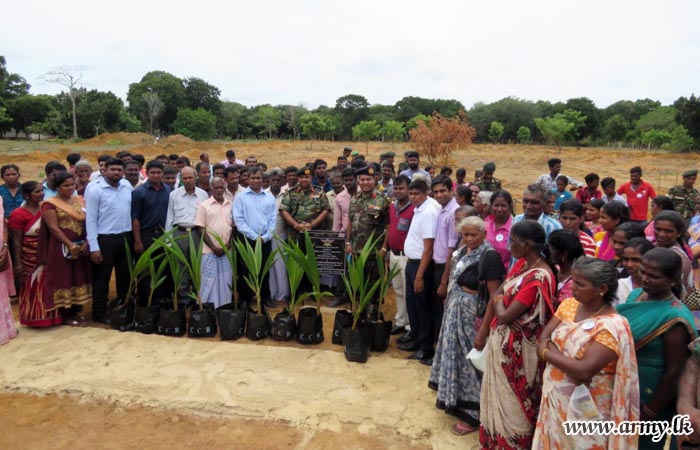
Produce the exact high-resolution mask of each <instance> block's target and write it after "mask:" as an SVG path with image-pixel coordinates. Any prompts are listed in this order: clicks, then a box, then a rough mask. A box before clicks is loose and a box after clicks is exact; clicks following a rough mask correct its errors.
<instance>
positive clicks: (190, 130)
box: [173, 108, 216, 141]
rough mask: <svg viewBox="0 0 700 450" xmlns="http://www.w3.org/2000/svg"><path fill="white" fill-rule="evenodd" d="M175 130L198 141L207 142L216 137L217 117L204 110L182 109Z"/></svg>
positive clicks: (174, 124) (176, 120)
mask: <svg viewBox="0 0 700 450" xmlns="http://www.w3.org/2000/svg"><path fill="white" fill-rule="evenodd" d="M173 128H174V130H175V132H177V133H179V134H182V135H184V136H187V137H189V138H192V139H194V140H196V141H207V140H210V139H213V138H214V136H216V116H214V114H212V113H210V112H209V111H207V110H206V109H204V108H197V109H190V108H180V109H179V110H178V111H177V117H176V118H175V122H174V123H173Z"/></svg>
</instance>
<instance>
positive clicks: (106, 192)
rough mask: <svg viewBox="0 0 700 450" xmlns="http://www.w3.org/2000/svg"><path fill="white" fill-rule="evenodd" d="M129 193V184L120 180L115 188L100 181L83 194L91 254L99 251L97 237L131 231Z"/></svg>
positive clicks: (130, 189) (131, 189) (130, 188)
mask: <svg viewBox="0 0 700 450" xmlns="http://www.w3.org/2000/svg"><path fill="white" fill-rule="evenodd" d="M131 191H133V188H132V187H131V183H129V182H128V181H126V180H125V179H123V178H122V179H121V180H119V184H118V185H117V187H116V188H114V187H112V186H111V185H110V184H109V183H107V181H106V180H105V179H101V180H99V181H95V182H94V185H93V186H92V187H91V188H90V190H89V191H86V192H85V209H86V211H87V213H86V216H85V228H86V229H87V239H88V244H89V245H90V251H91V252H96V251H99V250H100V246H99V244H98V243H97V236H99V235H101V234H120V233H125V232H127V231H131Z"/></svg>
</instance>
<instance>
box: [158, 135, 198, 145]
mask: <svg viewBox="0 0 700 450" xmlns="http://www.w3.org/2000/svg"><path fill="white" fill-rule="evenodd" d="M160 142H162V143H163V144H191V143H193V142H194V141H193V140H192V139H190V138H188V137H187V136H183V135H181V134H173V135H172V136H168V137H166V138H163V139H161V140H160Z"/></svg>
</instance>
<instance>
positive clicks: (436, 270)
mask: <svg viewBox="0 0 700 450" xmlns="http://www.w3.org/2000/svg"><path fill="white" fill-rule="evenodd" d="M445 270H449V266H447V265H445V264H435V263H433V295H432V297H431V299H432V300H433V302H432V303H433V304H432V313H433V315H432V317H433V326H434V327H435V342H436V343H437V340H438V338H439V337H440V328H441V327H442V314H443V313H444V312H445V305H444V300H445V298H446V297H444V298H438V295H437V290H438V288H439V287H440V281H442V275H443V274H444V273H445Z"/></svg>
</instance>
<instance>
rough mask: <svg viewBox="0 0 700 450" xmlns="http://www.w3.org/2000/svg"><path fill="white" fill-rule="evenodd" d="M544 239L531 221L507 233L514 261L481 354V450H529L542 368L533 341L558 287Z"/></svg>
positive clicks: (547, 316)
mask: <svg viewBox="0 0 700 450" xmlns="http://www.w3.org/2000/svg"><path fill="white" fill-rule="evenodd" d="M545 240H546V235H545V232H544V229H543V228H542V226H541V225H540V224H538V223H537V222H534V221H532V220H524V221H522V222H519V223H517V224H515V225H513V227H512V228H511V230H510V238H509V242H510V251H511V254H512V255H513V257H514V258H516V259H517V261H516V262H515V264H514V265H513V267H512V268H511V269H510V272H509V273H508V276H507V277H506V280H505V281H504V282H503V284H502V285H501V287H500V288H499V292H498V293H497V294H496V296H495V297H494V299H493V304H492V307H493V309H494V312H495V316H496V317H495V319H494V320H493V322H492V323H491V332H490V334H489V338H488V342H487V344H486V348H485V349H484V351H485V352H486V353H487V357H486V368H485V370H484V378H483V380H482V382H481V401H480V404H481V428H480V430H479V440H480V441H481V445H482V447H483V448H487V449H493V448H499V449H528V450H529V449H530V448H531V447H532V438H533V434H534V432H535V422H536V421H537V414H538V411H539V405H540V399H541V396H542V371H543V369H544V365H543V364H542V363H541V362H540V361H539V358H538V355H537V338H538V336H539V335H540V333H541V332H542V330H543V328H544V326H545V325H546V324H547V322H548V321H549V319H550V318H551V317H552V315H553V314H554V311H553V308H552V299H553V297H554V293H555V291H556V283H557V282H556V277H555V276H554V273H553V269H552V267H553V266H552V265H551V263H550V262H549V261H548V258H547V257H546V256H545V255H544V254H543V253H542V252H543V251H545Z"/></svg>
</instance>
